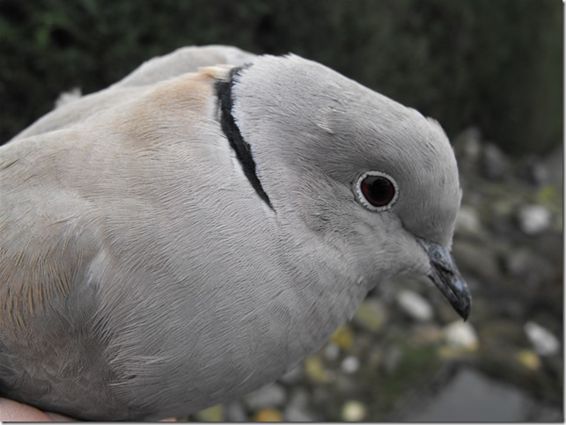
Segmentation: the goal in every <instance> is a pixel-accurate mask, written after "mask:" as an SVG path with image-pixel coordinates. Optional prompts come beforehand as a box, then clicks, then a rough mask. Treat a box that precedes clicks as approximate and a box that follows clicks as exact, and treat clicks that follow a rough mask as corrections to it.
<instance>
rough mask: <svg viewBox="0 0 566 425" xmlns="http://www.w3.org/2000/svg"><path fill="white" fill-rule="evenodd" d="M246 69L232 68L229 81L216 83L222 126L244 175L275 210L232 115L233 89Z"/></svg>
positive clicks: (247, 145)
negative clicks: (236, 80) (237, 79)
mask: <svg viewBox="0 0 566 425" xmlns="http://www.w3.org/2000/svg"><path fill="white" fill-rule="evenodd" d="M248 66H249V65H248ZM245 68H247V66H239V67H235V68H232V69H231V70H230V74H229V78H228V80H226V81H218V82H217V83H216V87H215V88H216V96H217V97H218V103H219V107H220V125H221V127H222V131H223V133H224V135H225V136H226V138H227V139H228V141H229V142H230V147H231V148H232V149H233V150H234V151H235V152H236V157H237V158H238V161H239V162H240V164H241V165H242V168H243V170H244V174H245V175H246V177H247V179H248V180H249V182H250V184H251V185H252V187H253V188H254V189H255V191H256V193H257V194H258V195H259V197H260V198H261V199H262V200H263V201H264V202H265V203H266V204H267V205H268V206H269V208H271V209H272V210H273V206H272V205H271V201H270V200H269V196H267V193H265V190H263V186H262V185H261V182H260V181H259V178H258V176H257V173H256V164H255V162H254V159H253V156H252V151H251V147H250V145H249V144H248V143H247V142H246V141H245V140H244V138H243V137H242V133H240V129H239V128H238V126H237V125H236V121H235V120H234V116H233V115H232V108H233V106H234V98H233V96H232V88H233V87H234V83H235V79H236V78H237V77H238V76H239V74H240V72H241V71H242V70H243V69H245Z"/></svg>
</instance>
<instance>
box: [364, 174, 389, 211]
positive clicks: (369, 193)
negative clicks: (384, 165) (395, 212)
mask: <svg viewBox="0 0 566 425" xmlns="http://www.w3.org/2000/svg"><path fill="white" fill-rule="evenodd" d="M354 193H355V194H356V198H357V200H358V202H360V203H361V204H362V205H363V206H364V207H366V208H367V209H369V210H370V211H384V210H387V209H389V208H390V207H391V206H392V205H393V204H394V203H395V202H396V201H397V198H398V196H399V190H398V186H397V183H396V182H395V180H394V179H393V178H392V177H391V176H389V175H387V174H385V173H382V172H380V171H367V172H365V173H363V174H362V175H361V176H360V177H358V179H357V180H356V184H355V186H354Z"/></svg>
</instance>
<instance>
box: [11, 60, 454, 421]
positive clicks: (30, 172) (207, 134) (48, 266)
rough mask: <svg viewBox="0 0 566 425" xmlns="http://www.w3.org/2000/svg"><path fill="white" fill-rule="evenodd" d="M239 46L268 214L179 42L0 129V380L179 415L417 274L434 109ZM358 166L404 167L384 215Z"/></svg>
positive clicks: (437, 169)
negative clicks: (0, 133)
mask: <svg viewBox="0 0 566 425" xmlns="http://www.w3.org/2000/svg"><path fill="white" fill-rule="evenodd" d="M234 53H236V57H237V58H240V59H242V60H243V61H246V62H247V61H248V60H249V59H250V57H249V56H248V55H246V54H243V56H242V55H239V53H238V52H237V51H234ZM240 59H236V60H240ZM251 59H252V64H251V66H250V67H248V68H245V69H243V70H242V71H241V72H240V74H239V76H238V77H237V81H236V82H235V84H234V93H233V94H234V100H235V103H234V108H233V110H232V112H233V115H234V117H235V119H236V123H237V124H238V126H239V129H240V131H241V133H242V135H243V137H244V140H245V141H246V142H247V143H249V145H250V148H251V152H252V155H253V159H254V160H255V162H256V165H257V173H258V177H259V180H260V181H261V183H262V185H264V188H265V190H266V192H267V194H268V195H269V197H270V199H271V201H272V203H273V207H274V209H273V210H271V209H269V208H266V206H265V203H264V202H263V201H262V200H261V199H260V198H259V196H258V195H257V193H256V192H255V190H254V188H253V187H252V186H251V185H250V182H249V181H248V179H246V176H245V175H244V172H243V170H242V167H241V165H240V164H239V162H238V161H236V160H235V154H234V152H233V151H232V149H231V147H230V144H229V143H228V140H227V139H226V136H225V134H224V133H223V132H222V129H221V125H220V123H219V119H220V118H219V110H218V99H217V98H216V95H215V87H216V84H217V83H218V81H222V80H225V79H227V78H229V74H228V71H227V70H223V69H221V68H217V69H209V70H203V71H201V72H199V73H189V74H183V73H182V72H183V70H185V69H188V68H190V66H189V65H190V60H189V61H188V62H187V64H188V65H187V66H186V64H185V62H183V66H181V67H180V68H178V69H175V70H174V71H173V72H171V73H169V72H168V71H167V72H164V73H161V71H159V70H158V68H159V66H160V63H164V64H168V63H169V62H168V59H165V60H164V62H160V61H159V60H158V61H154V62H150V63H149V65H147V66H145V68H144V67H142V68H141V69H140V70H139V71H136V72H134V73H133V74H131V76H130V77H128V78H126V79H125V80H123V82H122V83H118V84H116V85H115V86H113V87H111V88H109V89H107V91H105V92H101V93H99V94H94V95H91V96H90V99H95V100H89V96H87V97H85V98H84V99H81V100H79V101H76V102H73V103H72V104H69V105H68V107H67V106H63V107H62V108H60V109H63V108H70V109H65V110H63V111H62V112H61V115H53V114H57V111H58V110H59V109H58V110H56V111H55V112H54V113H52V114H51V115H48V116H46V117H45V118H44V119H43V120H44V121H43V124H41V125H40V123H41V120H40V122H38V124H37V125H36V126H35V127H34V126H32V127H31V128H30V129H28V130H26V132H27V134H28V135H30V134H34V136H29V137H24V136H25V134H26V132H24V133H22V135H21V136H20V137H18V138H16V139H14V140H13V141H11V142H10V143H8V144H7V145H5V146H3V147H0V196H1V199H2V202H1V204H0V234H1V235H2V237H1V239H0V253H1V255H0V282H1V285H2V286H0V296H1V298H0V299H1V300H2V302H3V307H4V308H3V310H2V314H0V320H1V321H2V327H1V328H0V364H1V365H2V368H0V387H1V388H2V389H3V391H4V393H5V394H8V395H9V396H11V397H14V398H16V399H19V400H23V401H27V402H32V403H34V404H36V405H38V406H40V407H42V408H45V409H49V410H54V411H60V412H62V413H66V414H69V415H72V416H76V417H79V418H88V419H106V420H111V419H148V418H149V419H156V418H162V417H166V416H176V415H186V414H188V413H191V412H194V411H196V410H198V409H200V408H203V407H206V406H209V405H211V404H214V403H217V402H221V401H225V400H227V399H230V398H234V397H236V396H239V395H242V394H244V393H246V392H247V391H250V390H252V389H254V388H257V387H258V386H260V385H262V384H264V383H266V382H269V381H271V380H274V379H276V378H277V377H278V376H280V375H281V374H282V373H283V372H285V370H287V369H288V368H290V367H292V366H293V365H295V364H296V363H297V362H299V361H300V360H301V359H302V358H304V356H305V355H307V354H308V353H311V352H313V351H314V350H316V349H318V348H319V347H320V346H321V345H322V344H323V343H324V342H325V341H326V339H327V338H328V336H329V335H330V334H331V332H332V331H333V330H334V329H335V327H336V326H338V325H339V324H341V323H343V322H344V321H346V320H347V319H348V318H350V317H351V316H352V314H353V313H354V311H355V308H356V306H357V305H358V303H359V302H360V301H361V300H362V299H363V297H364V296H365V295H366V294H367V292H368V291H369V290H370V289H371V288H373V287H375V285H377V284H379V282H381V281H382V280H383V279H386V278H388V277H390V276H392V275H396V274H399V273H408V272H413V273H423V274H427V273H429V272H430V268H431V265H430V261H429V258H428V256H427V253H426V252H425V251H424V250H423V248H422V247H421V246H420V245H419V242H418V239H419V238H424V239H428V240H431V241H433V242H435V243H438V244H443V245H445V246H447V245H449V243H450V241H451V238H452V232H453V226H454V217H455V214H456V211H457V209H458V206H459V202H460V189H459V184H458V175H457V168H456V163H455V160H454V156H453V152H452V149H451V147H450V145H449V143H448V141H447V139H446V136H445V135H444V133H443V132H442V130H441V129H440V127H439V126H438V125H437V124H436V123H433V122H432V121H430V120H427V119H426V118H424V117H422V116H421V115H420V114H419V113H418V112H416V111H414V110H411V109H407V108H405V107H404V106H402V105H400V104H398V103H395V102H393V101H392V100H390V99H387V98H386V97H384V96H381V95H379V94H377V93H375V92H372V91H370V90H368V89H366V88H364V87H362V86H360V85H359V84H357V83H355V82H353V81H351V80H348V79H347V78H345V77H343V76H341V75H339V74H337V73H335V72H334V71H331V70H329V69H328V68H325V67H323V66H322V65H319V64H316V63H314V62H310V61H307V60H304V59H302V58H299V57H297V56H287V57H271V56H260V57H257V58H251ZM203 62H205V60H204V59H203ZM144 69H145V71H147V75H144V72H145V71H144ZM189 70H192V69H189ZM146 77H147V78H146ZM97 96H98V97H97ZM79 102H83V104H82V105H83V106H80V105H79ZM73 105H74V107H73ZM49 129H51V131H48V130H49ZM368 169H370V170H382V171H386V172H387V173H388V174H390V175H392V176H393V177H394V178H395V179H396V180H397V182H398V184H399V187H400V195H399V200H398V202H397V203H396V204H395V205H394V206H393V207H392V208H391V209H390V210H388V211H386V212H384V213H373V212H370V211H368V210H367V209H364V208H363V207H362V206H360V204H359V203H357V202H356V200H355V197H354V196H353V193H352V181H353V180H354V178H355V176H356V175H357V174H359V173H360V172H362V171H365V170H368Z"/></svg>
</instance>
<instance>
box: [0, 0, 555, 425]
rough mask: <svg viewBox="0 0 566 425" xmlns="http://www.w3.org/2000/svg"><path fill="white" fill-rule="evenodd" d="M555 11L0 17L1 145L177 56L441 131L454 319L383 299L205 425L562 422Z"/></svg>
mask: <svg viewBox="0 0 566 425" xmlns="http://www.w3.org/2000/svg"><path fill="white" fill-rule="evenodd" d="M562 8H563V4H562V2H561V1H560V0H474V1H451V0H352V1H346V0H325V1H306V0H285V1H283V0H269V1H267V0H243V1H237V2H235V1H228V0H226V1H220V0H185V1H181V0H146V1H144V2H136V1H125V0H122V1H120V0H74V1H56V0H43V1H34V2H31V1H28V2H25V1H21V0H0V59H1V61H2V66H1V67H0V104H1V105H2V112H1V113H0V144H1V143H4V142H6V141H8V140H9V139H10V138H11V137H12V136H14V135H15V134H16V133H17V132H19V131H20V130H22V129H23V128H25V127H26V126H28V125H29V124H31V123H32V122H33V121H34V120H36V119H37V118H39V117H40V116H41V115H43V114H45V113H46V112H48V111H50V110H51V109H52V108H53V107H54V103H55V101H56V99H57V98H58V96H59V95H60V93H62V92H65V91H69V90H73V89H76V88H79V89H80V90H81V91H82V93H83V94H88V93H91V92H93V91H97V90H100V89H102V88H105V87H106V86H108V85H109V84H111V83H114V82H115V81H117V80H118V79H120V78H122V77H123V76H124V75H126V74H127V73H129V72H130V71H132V70H133V69H134V68H136V67H137V66H138V65H139V64H141V63H142V62H144V61H145V60H147V59H149V58H151V57H153V56H156V55H162V54H165V53H168V52H170V51H172V50H174V49H176V48H178V47H181V46H188V45H205V44H228V45H234V46H237V47H240V48H242V49H245V50H248V51H251V52H253V53H272V54H283V53H287V52H293V53H296V54H298V55H301V56H304V57H307V58H310V59H313V60H316V61H318V62H321V63H323V64H325V65H328V66H330V67H331V68H334V69H336V70H337V71H339V72H341V73H343V74H345V75H346V76H348V77H350V78H353V79H355V80H357V81H359V82H360V83H362V84H364V85H366V86H368V87H370V88H372V89H374V90H377V91H379V92H381V93H383V94H385V95H387V96H390V97H392V98H394V99H395V100H397V101H399V102H401V103H403V104H405V105H408V106H412V107H414V108H417V109H418V110H420V111H421V112H422V113H423V114H425V115H429V116H432V117H434V118H436V119H437V120H439V121H440V122H441V124H442V125H443V126H444V128H445V129H446V131H447V133H448V135H449V137H450V138H451V140H452V142H453V145H454V148H455V151H456V154H457V157H458V161H459V164H460V173H461V180H462V186H463V189H464V198H463V205H462V209H461V212H460V214H459V216H458V221H457V229H456V235H455V241H454V247H453V252H454V255H455V257H456V261H457V263H458V264H459V266H460V269H461V271H462V273H463V274H464V276H465V277H466V278H467V280H468V282H469V285H470V287H471V290H472V294H473V297H474V304H473V310H472V315H471V317H470V319H469V320H468V322H462V321H461V320H459V319H458V317H457V316H456V315H455V313H454V312H453V311H452V309H451V308H450V306H449V305H448V304H447V303H446V302H445V300H444V299H443V298H441V296H440V294H439V292H438V291H437V290H435V289H434V288H432V287H431V286H430V285H429V284H428V283H427V282H421V281H408V280H403V281H401V280H398V281H395V282H388V283H387V284H386V285H384V286H383V287H381V288H380V289H379V290H377V291H376V292H374V293H372V294H370V296H369V297H368V298H367V300H366V301H365V302H364V303H363V304H362V305H361V307H360V309H359V310H358V312H357V313H356V316H355V317H354V319H353V320H352V321H351V322H350V323H348V324H346V325H344V326H343V327H341V328H340V329H338V330H337V331H336V333H335V334H334V335H333V337H332V338H331V340H330V341H329V342H328V344H327V345H326V346H325V347H324V348H323V349H322V350H321V351H320V352H318V353H316V354H314V355H312V356H310V357H309V358H307V359H306V361H305V362H304V363H303V364H302V365H301V366H300V367H298V368H297V369H295V370H293V371H291V372H290V373H288V374H287V375H286V376H284V377H283V378H281V379H280V380H279V381H277V382H275V383H273V384H270V385H268V386H266V387H264V388H262V389H261V390H259V391H256V392H254V393H252V394H248V395H242V399H241V400H238V401H235V402H232V403H229V404H226V405H222V406H221V405H219V406H213V407H211V408H209V409H207V410H205V411H202V412H199V413H198V414H196V415H193V416H191V417H189V418H184V419H190V420H201V421H216V420H224V421H232V420H237V421H242V420H267V421H276V420H288V421H321V420H322V421H360V420H365V421H490V422H494V421H562V420H563V338H562V336H563V199H562V197H563V10H562Z"/></svg>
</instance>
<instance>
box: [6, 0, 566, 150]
mask: <svg viewBox="0 0 566 425" xmlns="http://www.w3.org/2000/svg"><path fill="white" fill-rule="evenodd" d="M562 16H563V15H562V2H561V1H560V0H473V1H471V0H469V1H463V0H461V1H454V0H350V1H347V0H324V1H322V0H321V1H309V0H242V1H232V0H184V1H182V0H144V1H143V2H142V1H133V0H129V1H128V0H72V1H64V0H42V1H23V0H0V58H1V60H2V66H1V67H0V101H1V104H2V114H1V115H0V141H2V142H3V141H6V140H8V139H9V138H10V137H11V136H13V135H14V134H16V133H17V132H18V131H19V130H21V129H23V128H24V127H25V126H27V125H28V124H30V123H31V122H33V121H34V120H35V119H36V118H38V117H39V116H41V115H42V114H44V113H46V112H47V111H49V110H50V109H51V108H52V106H53V102H54V100H55V99H56V98H57V96H58V94H59V93H60V92H62V91H65V90H68V89H70V88H72V87H75V86H78V87H81V89H82V91H83V93H89V92H92V91H95V90H99V89H101V88H104V87H105V86H107V85H108V84H110V83H112V82H114V81H116V80H117V79H119V78H121V77H122V76H124V75H125V74H127V73H128V72H129V71H131V70H132V69H134V68H135V67H136V66H138V65H139V64H140V63H142V62H143V61H145V60H147V59H148V58H150V57H152V56H155V55H160V54H164V53H167V52H169V51H171V50H173V49H175V48H177V47H180V46H185V45H203V44H213V43H214V44H230V45H235V46H238V47H240V48H243V49H246V50H249V51H252V52H255V53H262V52H269V53H275V54H278V53H286V52H294V53H297V54H299V55H302V56H305V57H308V58H311V59H314V60H317V61H319V62H321V63H324V64H326V65H328V66H330V67H332V68H334V69H336V70H338V71H340V72H342V73H343V74H345V75H347V76H349V77H351V78H353V79H355V80H358V81H359V82H361V83H362V84H365V85H367V86H369V87H371V88H373V89H376V90H378V91H380V92H382V93H384V94H386V95H388V96H390V97H393V98H394V99H396V100H398V101H400V102H402V103H404V104H407V105H410V106H413V107H415V108H417V109H419V110H421V111H422V112H423V113H424V114H426V115H430V116H432V117H435V118H436V119H438V120H439V121H440V122H441V123H442V124H443V125H444V127H445V128H446V129H447V132H448V134H449V136H454V135H455V132H457V131H459V130H461V129H462V128H464V127H467V126H469V125H476V126H478V127H479V128H480V129H481V130H482V131H483V133H484V134H485V136H486V137H487V138H488V139H491V140H492V141H493V142H494V143H496V144H498V145H499V146H500V147H502V148H503V149H504V150H506V151H508V152H511V153H518V154H520V153H524V152H544V151H547V150H549V149H550V148H551V147H552V146H554V145H556V144H558V143H560V142H561V140H562V91H563V90H562V72H563V70H562V39H563V38H562V37H563V36H562V31H563V17H562Z"/></svg>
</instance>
